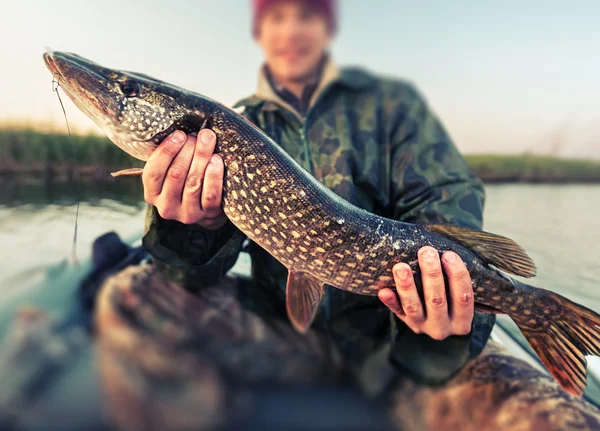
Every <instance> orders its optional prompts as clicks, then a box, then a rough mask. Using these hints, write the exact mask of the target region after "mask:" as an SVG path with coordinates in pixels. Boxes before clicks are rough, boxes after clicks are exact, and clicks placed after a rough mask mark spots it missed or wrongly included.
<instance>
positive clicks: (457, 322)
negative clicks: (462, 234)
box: [442, 251, 474, 335]
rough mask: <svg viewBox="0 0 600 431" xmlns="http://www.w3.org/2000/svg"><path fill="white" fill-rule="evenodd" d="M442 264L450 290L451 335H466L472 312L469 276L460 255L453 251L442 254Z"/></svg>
mask: <svg viewBox="0 0 600 431" xmlns="http://www.w3.org/2000/svg"><path fill="white" fill-rule="evenodd" d="M442 266H443V267H444V272H445V274H446V277H447V278H448V286H449V291H450V318H451V332H452V334H453V335H466V334H468V333H469V332H471V324H472V323H473V314H474V301H473V284H472V281H471V276H470V274H469V271H468V270H467V267H466V265H465V264H464V262H463V261H462V259H461V258H460V256H458V255H457V254H456V253H454V252H451V251H447V252H445V253H444V254H443V255H442Z"/></svg>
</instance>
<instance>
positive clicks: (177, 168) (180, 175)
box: [159, 136, 196, 220]
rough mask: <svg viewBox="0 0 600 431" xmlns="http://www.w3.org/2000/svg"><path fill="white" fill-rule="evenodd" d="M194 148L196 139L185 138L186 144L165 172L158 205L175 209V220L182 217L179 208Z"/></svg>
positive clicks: (191, 137) (192, 137)
mask: <svg viewBox="0 0 600 431" xmlns="http://www.w3.org/2000/svg"><path fill="white" fill-rule="evenodd" d="M195 146H196V138H195V137H194V136H187V140H186V143H185V144H184V146H183V148H182V149H181V151H179V153H177V155H176V156H175V158H174V159H173V161H172V162H171V166H169V169H168V170H167V175H166V176H165V181H164V183H163V188H162V192H161V193H160V198H159V201H160V203H161V204H162V206H163V207H168V208H173V209H175V211H176V213H177V214H178V217H177V220H179V219H180V218H181V216H182V215H183V212H182V208H181V201H182V198H183V188H184V186H185V183H186V180H187V176H188V172H189V170H190V165H191V164H192V159H193V157H194V147H195Z"/></svg>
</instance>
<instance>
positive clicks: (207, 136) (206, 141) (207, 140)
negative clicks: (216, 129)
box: [200, 132, 213, 145]
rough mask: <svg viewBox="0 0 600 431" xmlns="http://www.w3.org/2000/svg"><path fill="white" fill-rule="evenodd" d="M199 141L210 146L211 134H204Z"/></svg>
mask: <svg viewBox="0 0 600 431" xmlns="http://www.w3.org/2000/svg"><path fill="white" fill-rule="evenodd" d="M200 141H202V143H203V144H206V145H208V144H212V141H213V138H212V134H211V133H208V132H204V133H202V134H201V135H200Z"/></svg>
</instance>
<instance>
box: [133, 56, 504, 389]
mask: <svg viewBox="0 0 600 431" xmlns="http://www.w3.org/2000/svg"><path fill="white" fill-rule="evenodd" d="M237 107H242V108H244V111H243V114H244V115H245V116H246V117H247V118H248V119H249V120H250V121H252V122H253V123H255V124H256V125H257V126H259V127H260V128H261V129H263V130H264V131H265V132H266V133H267V134H268V135H270V136H271V137H272V138H273V139H274V140H275V142H277V143H279V144H280V145H281V146H282V148H283V149H284V150H285V151H287V152H288V153H289V154H290V155H291V156H292V157H293V158H294V159H296V160H297V161H298V162H299V163H300V164H301V165H302V166H304V167H305V169H306V170H307V171H309V172H310V173H311V174H313V175H314V176H315V177H316V178H317V179H318V180H319V181H321V182H322V183H323V184H324V185H325V186H327V187H328V188H330V189H331V190H333V191H334V192H335V193H337V194H338V195H340V196H341V197H343V198H344V199H346V200H348V201H349V202H351V203H353V204H354V205H357V206H359V207H362V208H364V209H366V210H368V211H371V212H373V213H375V214H378V215H381V216H384V217H388V218H393V219H397V220H402V221H405V222H412V223H423V222H446V223H453V224H457V225H461V226H465V227H470V228H476V229H480V228H481V225H482V212H483V202H484V190H483V186H482V183H481V182H480V181H479V180H478V179H477V178H476V177H475V176H474V175H473V174H472V173H471V172H470V171H469V169H468V167H467V165H466V163H465V161H464V159H463V158H462V156H461V155H460V154H459V152H458V150H457V149H456V147H455V146H454V144H453V143H452V141H451V139H450V137H449V136H448V134H447V133H446V132H445V130H444V128H443V127H442V125H441V124H440V122H439V121H438V120H437V118H436V117H435V116H434V114H433V113H432V112H431V111H430V109H429V108H428V107H427V104H426V102H425V101H424V99H423V98H422V96H421V95H420V94H419V93H418V92H417V90H416V89H415V88H414V87H413V86H412V85H411V84H409V83H407V82H403V81H398V80H394V79H386V78H381V77H376V76H374V75H371V74H370V73H368V72H366V71H363V70H360V69H354V68H345V69H342V70H339V69H337V67H336V66H335V65H334V64H333V62H331V61H330V62H328V63H327V64H326V65H325V68H324V71H323V74H322V77H321V80H320V83H319V85H318V87H317V89H316V91H315V93H314V94H313V96H312V99H311V101H310V107H309V109H308V112H307V114H306V117H305V118H303V117H302V116H300V115H299V114H298V113H297V112H296V111H295V110H294V109H293V108H292V107H291V106H290V105H288V104H287V103H285V102H284V101H283V100H282V99H281V98H280V97H278V96H277V94H276V93H275V92H274V91H273V89H272V88H271V86H270V84H269V82H268V80H267V78H266V76H265V74H264V72H263V73H262V74H261V75H260V77H259V85H258V90H257V92H256V94H255V95H253V96H251V97H249V98H246V99H243V100H241V101H240V102H238V104H237ZM147 223H148V224H147V229H148V231H147V234H146V236H145V238H144V244H145V246H146V248H147V249H148V250H149V251H150V253H151V254H152V255H153V256H154V258H155V259H156V261H157V264H158V265H159V266H160V267H162V268H163V270H164V271H165V272H167V273H168V274H169V275H170V276H171V277H172V278H173V279H175V280H177V281H178V282H181V283H182V284H184V285H185V286H186V287H187V288H189V289H195V288H198V286H200V285H201V284H203V285H206V284H207V283H215V282H217V281H218V280H219V279H220V278H221V277H223V275H224V274H225V273H226V272H227V271H228V270H229V269H230V268H231V267H232V266H233V264H234V263H235V261H236V259H237V257H238V254H239V252H240V250H241V248H242V243H243V240H244V236H243V234H242V233H241V232H240V231H238V230H237V229H236V228H235V227H234V226H233V225H231V224H228V225H226V226H225V227H224V228H222V229H220V230H216V231H207V230H204V229H202V228H200V227H198V226H186V225H183V224H181V223H179V222H176V221H166V220H163V219H161V218H160V216H158V214H157V211H156V209H154V208H151V209H150V211H149V217H148V219H147ZM246 248H247V251H248V252H249V254H250V256H251V258H252V277H253V278H254V280H255V281H256V283H257V284H258V285H260V286H262V289H264V291H265V292H267V293H268V294H267V295H261V296H260V297H261V300H260V301H257V303H256V308H257V310H259V311H260V312H263V313H271V312H272V313H275V314H278V315H281V316H285V306H284V299H285V285H286V278H287V270H286V268H285V267H283V266H282V265H281V264H280V263H279V262H278V261H276V260H275V259H274V258H273V257H271V256H270V255H269V254H267V253H266V252H265V251H264V250H262V249H261V248H260V247H258V246H257V245H256V244H254V243H252V242H250V243H249V245H247V247H246ZM257 297H258V296H257ZM264 298H269V299H268V300H265V299H264ZM258 302H260V303H258ZM267 303H268V305H267ZM493 324H494V318H493V317H492V316H490V315H482V314H479V313H476V316H475V319H474V323H473V328H472V331H471V334H469V335H468V336H462V337H459V336H453V337H449V338H447V339H446V340H443V341H435V340H433V339H431V338H430V337H428V336H427V335H417V334H415V333H413V332H412V331H411V330H410V329H408V327H407V326H406V325H404V323H403V322H402V321H400V320H399V319H397V318H396V317H395V316H394V315H393V314H392V313H390V312H389V310H388V309H387V308H386V307H385V306H384V305H383V303H381V302H380V301H379V299H378V298H377V297H367V296H360V295H357V294H352V293H349V292H344V291H342V290H338V289H334V288H332V287H327V289H326V293H325V296H324V298H323V303H322V305H321V307H320V310H319V312H318V315H317V318H316V320H315V323H314V324H313V327H315V328H317V329H319V330H322V331H326V332H327V333H328V334H329V335H330V336H331V338H332V339H333V340H334V341H335V342H336V344H337V345H338V346H339V347H340V348H341V349H342V351H343V352H344V353H345V355H346V357H347V358H348V359H349V361H350V362H351V364H353V365H355V366H357V367H358V369H360V370H362V371H361V372H362V373H363V374H364V375H365V379H367V380H369V381H373V380H377V379H374V378H373V374H376V375H378V376H381V375H383V374H387V375H393V374H394V373H397V371H398V370H402V371H406V372H407V373H408V374H409V375H411V376H412V377H413V378H415V379H417V380H419V381H423V382H426V383H438V382H443V381H445V380H446V379H448V378H449V377H450V376H452V375H453V374H455V373H456V372H457V371H459V370H460V369H461V368H462V367H463V366H464V365H465V364H466V363H467V361H468V360H469V358H473V357H474V356H476V355H477V354H479V353H480V352H481V350H482V349H483V347H484V346H485V343H486V342H487V340H488V338H489V335H490V332H491V329H492V326H493ZM391 364H393V365H391ZM384 380H385V379H384ZM383 384H385V382H384V383H383Z"/></svg>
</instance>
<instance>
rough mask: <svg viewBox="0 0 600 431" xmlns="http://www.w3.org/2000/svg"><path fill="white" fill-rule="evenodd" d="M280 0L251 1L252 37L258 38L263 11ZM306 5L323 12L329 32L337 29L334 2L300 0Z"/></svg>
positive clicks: (333, 0) (329, 0)
mask: <svg viewBox="0 0 600 431" xmlns="http://www.w3.org/2000/svg"><path fill="white" fill-rule="evenodd" d="M278 1H281V0H252V35H253V36H254V37H256V36H258V25H259V23H260V18H261V16H262V14H263V13H264V12H265V10H266V9H267V8H268V7H270V6H271V5H273V4H274V3H277V2H278ZM301 1H304V2H305V3H308V4H310V5H312V6H314V7H316V8H318V9H319V10H321V11H322V12H323V15H325V19H326V20H327V24H328V25H329V31H330V32H331V34H334V33H335V31H336V29H337V10H336V6H337V5H336V0H301Z"/></svg>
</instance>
